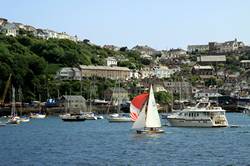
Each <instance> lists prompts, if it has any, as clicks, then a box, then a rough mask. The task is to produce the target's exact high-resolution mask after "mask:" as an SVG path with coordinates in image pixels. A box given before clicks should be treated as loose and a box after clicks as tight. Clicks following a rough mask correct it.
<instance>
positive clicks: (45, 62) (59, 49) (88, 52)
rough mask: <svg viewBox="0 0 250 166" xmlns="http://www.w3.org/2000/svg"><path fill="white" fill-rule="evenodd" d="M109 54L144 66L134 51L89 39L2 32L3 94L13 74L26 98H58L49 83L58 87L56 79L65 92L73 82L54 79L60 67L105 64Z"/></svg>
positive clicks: (0, 82) (0, 78)
mask: <svg viewBox="0 0 250 166" xmlns="http://www.w3.org/2000/svg"><path fill="white" fill-rule="evenodd" d="M108 56H119V57H123V58H124V59H127V60H129V61H124V62H120V63H119V65H120V66H127V67H130V68H139V67H140V66H141V64H140V60H139V54H138V53H137V52H134V51H117V52H115V51H112V50H109V49H105V48H101V47H100V46H96V45H93V44H89V43H86V42H78V43H76V42H73V41H70V40H67V39H49V40H43V39H39V38H35V37H33V36H32V35H29V34H24V33H23V34H22V35H19V36H17V37H10V36H5V35H3V34H0V96H1V95H2V93H3V89H4V87H5V82H6V80H7V79H8V77H9V75H10V73H12V84H13V85H14V86H15V87H16V88H19V87H20V88H22V91H23V94H24V98H25V99H26V100H35V99H36V100H38V96H39V95H41V97H42V99H43V100H44V99H46V96H48V95H49V96H51V97H55V94H57V92H53V93H51V92H49V91H47V87H48V86H49V88H50V87H51V88H55V86H54V84H53V83H55V82H56V84H57V85H60V86H59V87H57V88H59V90H60V91H62V92H63V93H65V91H68V90H67V88H68V87H69V86H71V85H72V84H69V86H66V87H65V85H64V84H65V82H59V83H58V81H56V80H53V78H54V74H55V73H56V71H57V70H58V69H59V68H60V67H64V66H72V67H73V66H75V67H77V66H78V65H79V64H83V65H104V63H105V58H107V57H108ZM86 83H87V82H86ZM86 83H85V84H86ZM51 84H52V85H51ZM78 86H79V85H78ZM78 86H77V87H78ZM63 87H64V88H63ZM98 89H99V87H98ZM74 90H75V91H74ZM77 91H79V89H78V90H77V88H73V91H72V93H76V92H77ZM48 93H50V94H48ZM83 93H84V94H87V93H88V92H83ZM9 96H10V95H8V97H7V98H6V99H7V100H9V98H10V97H9Z"/></svg>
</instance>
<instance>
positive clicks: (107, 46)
mask: <svg viewBox="0 0 250 166" xmlns="http://www.w3.org/2000/svg"><path fill="white" fill-rule="evenodd" d="M103 48H106V49H109V50H112V51H119V50H120V47H117V46H114V45H104V46H103Z"/></svg>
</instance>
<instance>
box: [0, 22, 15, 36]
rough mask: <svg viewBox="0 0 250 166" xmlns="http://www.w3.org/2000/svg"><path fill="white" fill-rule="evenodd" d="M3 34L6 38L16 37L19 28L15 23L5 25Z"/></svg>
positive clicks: (2, 27)
mask: <svg viewBox="0 0 250 166" xmlns="http://www.w3.org/2000/svg"><path fill="white" fill-rule="evenodd" d="M0 28H1V29H0V30H1V32H2V33H4V34H5V35H6V36H13V37H16V35H17V33H18V28H17V26H16V25H15V24H13V23H6V24H3V25H2V26H1V27H0Z"/></svg>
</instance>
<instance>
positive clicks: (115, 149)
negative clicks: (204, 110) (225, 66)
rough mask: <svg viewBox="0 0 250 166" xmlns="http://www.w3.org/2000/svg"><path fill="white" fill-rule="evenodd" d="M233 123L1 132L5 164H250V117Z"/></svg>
mask: <svg viewBox="0 0 250 166" xmlns="http://www.w3.org/2000/svg"><path fill="white" fill-rule="evenodd" d="M227 118H228V121H229V124H230V125H238V127H227V128H176V127H164V129H165V131H166V133H164V134H160V135H137V134H135V133H134V132H132V131H131V125H132V123H108V121H107V120H105V119H103V120H96V121H84V122H63V121H62V120H61V119H59V118H58V117H49V118H46V119H32V120H31V122H30V123H22V124H20V125H7V126H5V127H1V128H0V149H1V150H0V158H1V161H0V165H3V166H5V165H18V166H20V165H21V166H22V165H24V166H27V165H38V166H40V165H41V166H44V165H77V166H80V165H112V166H113V165H185V166H186V165H211V166H214V165H249V164H250V157H249V153H250V141H249V140H250V116H247V115H244V114H241V113H227Z"/></svg>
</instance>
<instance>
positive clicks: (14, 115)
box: [7, 85, 20, 124]
mask: <svg viewBox="0 0 250 166" xmlns="http://www.w3.org/2000/svg"><path fill="white" fill-rule="evenodd" d="M7 123H8V124H19V123H20V117H19V116H17V112H16V100H15V87H14V86H13V85H12V102H11V115H10V118H9V119H8V121H7Z"/></svg>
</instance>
